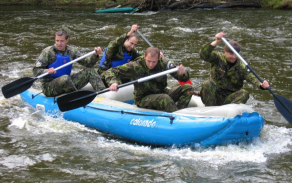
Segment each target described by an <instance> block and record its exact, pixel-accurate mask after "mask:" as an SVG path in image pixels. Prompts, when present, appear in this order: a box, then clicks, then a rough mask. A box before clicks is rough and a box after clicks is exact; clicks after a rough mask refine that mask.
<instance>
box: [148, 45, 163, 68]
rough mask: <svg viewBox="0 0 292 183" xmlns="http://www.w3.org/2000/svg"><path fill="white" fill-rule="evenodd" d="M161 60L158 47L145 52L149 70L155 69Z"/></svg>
mask: <svg viewBox="0 0 292 183" xmlns="http://www.w3.org/2000/svg"><path fill="white" fill-rule="evenodd" d="M159 58H160V50H159V49H158V48H156V47H148V48H147V49H146V51H145V52H144V59H145V63H146V65H147V67H148V69H153V68H154V67H155V66H156V65H157V63H158V60H159Z"/></svg>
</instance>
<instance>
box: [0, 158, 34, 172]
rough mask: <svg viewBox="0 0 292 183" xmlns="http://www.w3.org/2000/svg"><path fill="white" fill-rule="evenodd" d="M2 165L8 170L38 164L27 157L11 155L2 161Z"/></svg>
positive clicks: (0, 162) (0, 161)
mask: <svg viewBox="0 0 292 183" xmlns="http://www.w3.org/2000/svg"><path fill="white" fill-rule="evenodd" d="M0 164H2V165H4V166H6V167H8V168H11V169H13V168H17V167H26V166H31V165H34V164H36V161H35V160H33V159H31V158H29V157H27V156H17V155H10V156H7V157H4V158H2V159H1V160H0Z"/></svg>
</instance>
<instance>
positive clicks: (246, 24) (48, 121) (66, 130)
mask: <svg viewBox="0 0 292 183" xmlns="http://www.w3.org/2000/svg"><path fill="white" fill-rule="evenodd" d="M93 11H94V7H71V8H62V9H59V8H58V9H56V8H53V7H49V8H48V7H22V6H2V7H0V15H1V16H0V25H1V27H0V69H1V73H0V86H1V87H3V86H4V85H6V84H8V83H10V82H12V81H14V80H16V79H19V78H21V77H26V76H27V77H32V67H33V66H34V63H35V61H36V59H37V57H38V56H39V54H40V53H41V51H42V49H44V48H45V47H47V46H49V45H52V44H54V33H55V31H56V30H57V29H60V28H64V29H66V30H68V31H69V33H70V35H71V40H70V42H69V44H71V45H73V46H77V47H78V48H79V49H80V51H81V52H82V53H87V52H90V51H92V50H93V48H94V47H95V46H101V47H102V48H105V47H106V46H107V44H108V43H109V42H110V41H111V40H113V39H115V38H116V37H117V36H120V35H121V34H123V33H125V32H127V31H129V30H130V28H131V25H132V24H134V23H137V24H139V25H140V31H141V32H142V33H143V34H144V35H145V37H147V38H148V40H149V41H150V42H151V43H152V44H153V45H154V46H156V47H159V48H160V49H161V50H162V51H163V53H164V55H165V56H166V57H168V58H169V59H171V60H173V61H174V62H176V63H177V64H179V63H183V64H184V65H185V66H186V67H187V68H188V69H189V71H190V75H191V80H192V81H193V83H194V84H193V86H194V88H195V90H196V91H199V90H200V85H201V83H202V82H203V81H204V80H205V79H207V78H208V74H209V64H208V63H206V62H204V61H202V60H200V58H199V49H200V47H201V46H202V45H203V44H205V43H208V42H211V41H212V40H214V37H215V34H216V33H218V32H221V31H223V32H225V33H226V35H227V36H226V37H227V38H229V39H235V40H237V41H239V42H240V44H241V46H242V49H241V52H240V53H241V55H242V57H243V58H245V59H246V60H247V61H248V62H249V63H250V65H251V67H252V68H253V69H254V70H255V71H256V73H257V74H258V75H260V76H261V77H262V78H265V79H267V80H268V81H269V82H270V85H271V88H272V89H273V91H274V92H275V93H277V94H279V95H282V96H284V97H286V98H287V99H288V100H290V101H292V94H291V79H292V71H291V67H292V55H291V53H292V11H279V10H265V9H204V10H189V11H185V10H184V11H161V12H143V13H137V14H94V13H93ZM147 47H148V45H147V43H146V42H145V41H144V40H143V39H142V38H141V39H140V42H139V44H138V46H137V48H138V50H140V51H143V50H145V48H147ZM216 50H217V51H222V50H223V44H222V45H220V46H218V48H216ZM80 68H81V67H79V66H78V65H74V71H78V69H80ZM175 84H177V83H176V81H175V80H170V85H175ZM33 87H35V88H40V83H39V82H38V81H36V82H35V83H34V86H33ZM244 87H245V88H246V89H247V90H248V91H250V93H251V97H250V99H249V100H248V103H247V104H248V105H251V106H252V107H253V108H254V110H255V111H258V112H259V113H260V114H261V115H262V116H263V117H264V118H265V120H266V121H265V126H264V128H263V130H262V133H261V135H260V137H259V138H258V139H257V140H255V141H254V142H252V143H251V144H239V145H228V146H217V147H208V148H202V147H197V148H190V147H184V148H176V147H169V148H163V147H151V146H145V145H138V144H134V143H130V142H127V141H124V140H122V139H116V138H113V137H111V136H110V135H106V134H104V133H101V132H98V131H96V130H94V129H90V128H87V127H85V126H83V125H80V124H78V123H76V122H71V121H66V120H64V119H62V118H61V117H60V118H53V117H51V116H48V115H46V114H44V113H42V112H41V111H36V110H33V109H32V108H30V107H29V106H28V105H27V104H25V103H24V102H22V101H21V99H20V97H19V95H17V96H15V97H12V98H10V99H5V98H4V96H3V94H2V93H0V111H1V112H0V180H1V182H206V183H207V182H208V183H210V182H291V181H292V163H291V161H292V153H291V152H292V146H291V145H292V128H291V125H290V124H289V123H288V122H287V121H286V120H285V119H284V118H283V117H282V116H281V114H280V113H279V112H278V111H277V109H276V108H275V105H274V101H273V97H272V95H271V94H270V93H269V92H268V91H262V90H259V89H256V88H253V87H252V86H251V85H250V84H247V83H246V84H245V86H244Z"/></svg>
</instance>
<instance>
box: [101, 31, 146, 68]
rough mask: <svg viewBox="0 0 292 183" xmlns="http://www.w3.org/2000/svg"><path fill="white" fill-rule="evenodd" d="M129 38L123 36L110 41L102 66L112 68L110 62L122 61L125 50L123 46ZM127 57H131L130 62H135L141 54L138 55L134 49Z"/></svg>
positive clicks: (125, 35)
mask: <svg viewBox="0 0 292 183" xmlns="http://www.w3.org/2000/svg"><path fill="white" fill-rule="evenodd" d="M128 38H129V36H127V34H126V33H125V34H123V35H121V36H120V37H117V38H116V40H114V41H111V42H110V43H109V45H108V47H107V50H106V54H105V61H104V62H103V65H106V67H107V68H111V67H112V61H115V60H122V59H123V58H124V51H126V48H125V46H124V42H125V41H126V40H127V39H128ZM127 53H128V55H132V56H133V58H132V60H131V61H133V60H136V58H138V57H139V56H141V54H139V53H138V51H137V50H136V49H133V50H131V51H129V52H127Z"/></svg>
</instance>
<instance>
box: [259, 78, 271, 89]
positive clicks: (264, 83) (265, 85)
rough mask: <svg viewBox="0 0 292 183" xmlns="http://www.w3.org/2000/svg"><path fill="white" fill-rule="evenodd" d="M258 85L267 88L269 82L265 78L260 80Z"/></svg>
mask: <svg viewBox="0 0 292 183" xmlns="http://www.w3.org/2000/svg"><path fill="white" fill-rule="evenodd" d="M260 85H261V87H262V88H264V89H267V88H269V87H270V84H269V82H268V81H267V80H265V81H264V82H262V83H261V84H260Z"/></svg>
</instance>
